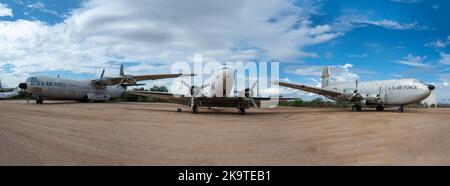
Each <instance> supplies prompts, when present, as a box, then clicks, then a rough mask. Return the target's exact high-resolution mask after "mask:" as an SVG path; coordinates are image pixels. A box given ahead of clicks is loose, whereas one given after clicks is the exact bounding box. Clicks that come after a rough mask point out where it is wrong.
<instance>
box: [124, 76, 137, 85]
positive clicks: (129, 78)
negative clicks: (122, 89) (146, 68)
mask: <svg viewBox="0 0 450 186" xmlns="http://www.w3.org/2000/svg"><path fill="white" fill-rule="evenodd" d="M125 81H126V82H127V83H128V84H132V85H134V84H136V83H137V81H136V79H134V77H133V76H125Z"/></svg>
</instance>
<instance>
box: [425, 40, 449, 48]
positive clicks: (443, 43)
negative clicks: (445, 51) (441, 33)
mask: <svg viewBox="0 0 450 186" xmlns="http://www.w3.org/2000/svg"><path fill="white" fill-rule="evenodd" d="M449 43H450V41H443V40H441V39H436V40H434V41H430V42H428V43H426V44H425V46H426V47H430V48H434V49H442V48H445V47H446V46H447V45H448V44H449Z"/></svg>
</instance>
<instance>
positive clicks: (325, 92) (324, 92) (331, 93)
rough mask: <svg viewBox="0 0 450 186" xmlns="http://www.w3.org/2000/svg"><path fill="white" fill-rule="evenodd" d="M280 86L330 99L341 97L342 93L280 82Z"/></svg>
mask: <svg viewBox="0 0 450 186" xmlns="http://www.w3.org/2000/svg"><path fill="white" fill-rule="evenodd" d="M278 84H279V85H280V86H284V87H289V88H293V89H298V90H303V91H306V92H311V93H315V94H319V95H323V96H330V97H339V96H341V92H335V91H331V90H325V89H321V88H316V87H310V86H306V85H302V84H292V83H285V82H278Z"/></svg>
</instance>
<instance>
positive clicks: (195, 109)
mask: <svg viewBox="0 0 450 186" xmlns="http://www.w3.org/2000/svg"><path fill="white" fill-rule="evenodd" d="M192 113H194V114H197V113H198V106H197V105H193V106H192Z"/></svg>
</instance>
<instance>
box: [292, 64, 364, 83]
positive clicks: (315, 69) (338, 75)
mask: <svg viewBox="0 0 450 186" xmlns="http://www.w3.org/2000/svg"><path fill="white" fill-rule="evenodd" d="M329 68H330V76H331V79H332V81H335V82H339V83H345V82H353V81H355V80H356V79H359V75H358V74H356V73H355V72H353V69H352V68H353V65H352V64H349V63H346V64H344V65H335V66H329ZM285 70H286V72H287V73H290V74H295V75H299V76H316V77H320V76H321V75H322V70H323V66H297V67H288V68H286V69H285ZM317 82H318V81H317Z"/></svg>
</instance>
